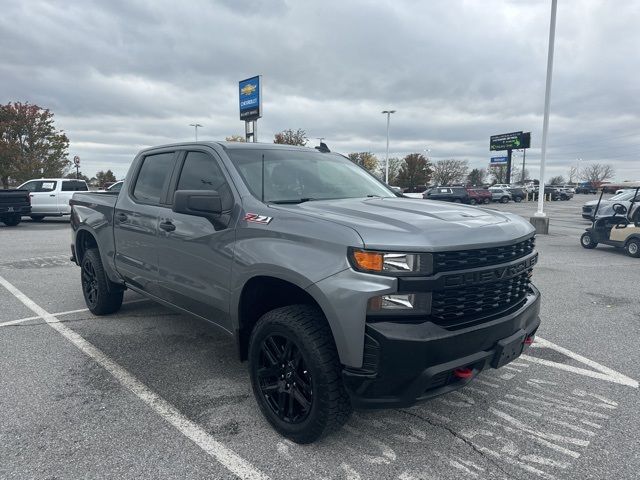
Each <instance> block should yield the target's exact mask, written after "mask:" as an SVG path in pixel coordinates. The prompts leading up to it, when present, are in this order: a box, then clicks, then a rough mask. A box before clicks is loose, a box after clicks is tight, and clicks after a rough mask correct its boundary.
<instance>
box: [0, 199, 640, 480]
mask: <svg viewBox="0 0 640 480" xmlns="http://www.w3.org/2000/svg"><path fill="white" fill-rule="evenodd" d="M591 199H593V197H592V196H585V195H578V196H577V197H576V198H574V199H573V200H571V201H566V202H560V201H559V202H551V203H548V204H546V205H547V206H546V208H547V211H548V213H549V215H550V217H551V227H550V234H549V235H544V236H539V237H538V240H537V245H538V250H539V252H540V261H539V264H538V266H537V267H536V269H535V273H534V282H535V284H536V285H537V286H538V288H539V289H540V290H541V292H542V295H543V303H542V311H541V317H542V325H541V327H540V330H539V331H538V335H539V338H538V340H537V342H536V344H534V348H531V349H530V350H529V351H528V353H527V354H526V355H524V356H523V357H522V358H520V359H518V360H517V361H515V362H513V363H511V364H510V365H508V366H505V367H504V368H502V369H500V370H491V371H487V372H484V373H483V374H481V376H480V377H479V378H478V379H476V381H475V382H472V383H471V384H470V385H469V386H467V387H465V388H464V389H462V390H460V391H458V392H455V393H452V394H449V395H447V396H444V397H440V398H438V399H435V400H433V401H430V402H428V403H425V404H421V405H418V406H416V407H412V408H409V409H401V410H384V411H367V412H357V413H356V414H354V415H353V417H352V419H351V420H350V421H349V423H348V424H347V426H346V427H345V428H344V429H343V430H342V431H340V432H339V433H337V434H334V435H332V436H330V437H327V438H326V439H324V440H323V441H321V442H319V443H316V444H312V445H307V446H300V445H296V444H294V443H291V442H289V441H287V440H284V439H283V438H282V437H280V436H279V435H278V434H277V433H275V432H274V431H273V430H272V429H271V428H270V426H269V425H268V424H267V422H266V420H264V419H263V417H262V416H261V414H260V413H259V411H258V408H257V405H256V404H255V402H254V399H253V395H252V393H251V387H250V383H249V378H248V374H247V368H246V365H245V364H242V363H240V362H239V361H238V360H237V358H236V354H235V348H234V345H233V342H232V340H231V339H230V338H228V337H226V336H224V335H222V334H220V333H219V332H218V331H217V330H216V329H215V327H213V326H211V325H209V324H207V323H204V322H201V321H198V320H194V319H192V318H190V317H186V316H183V315H179V314H176V313H174V312H173V311H171V310H168V309H166V308H164V307H161V306H158V305H156V304H154V303H151V302H149V301H146V300H144V299H143V298H142V297H140V296H138V295H136V294H132V293H130V292H127V294H126V295H125V302H126V304H125V305H124V306H123V308H122V309H121V311H120V312H118V313H117V314H115V315H111V316H108V317H94V316H93V315H91V314H89V313H88V312H87V311H86V310H85V305H84V301H83V298H82V293H81V291H80V287H79V268H78V267H76V266H75V265H73V264H71V263H70V262H69V260H68V257H69V246H68V244H69V239H70V232H69V224H68V222H67V221H64V220H58V219H54V220H46V221H44V222H41V223H33V222H30V221H28V220H27V221H25V222H23V223H22V224H21V225H19V226H18V227H14V228H7V227H4V226H0V305H1V307H0V478H2V479H5V478H6V479H14V478H15V479H18V478H19V479H63V478H64V479H75V478H136V479H147V478H148V479H152V478H153V479H155V478H194V479H196V478H197V479H201V478H238V477H240V478H272V479H292V478H295V479H297V478H318V479H320V478H326V479H349V480H355V479H363V480H364V479H370V478H385V479H387V478H389V479H399V480H410V479H415V480H418V479H466V478H468V479H483V478H487V479H489V478H491V479H513V478H516V479H525V478H526V479H529V478H542V479H554V478H557V479H569V478H571V479H604V478H615V479H632V478H638V473H637V472H638V470H640V457H638V455H637V446H638V444H639V443H640V434H639V433H638V432H640V401H639V400H640V395H639V392H638V380H639V379H640V373H639V372H638V370H636V368H637V367H638V365H640V349H639V348H638V338H640V326H639V325H640V302H639V301H638V297H639V292H640V290H639V288H638V287H639V285H640V262H639V261H638V259H634V258H630V257H628V256H626V255H625V254H624V253H623V252H622V251H617V250H615V249H613V248H610V247H606V246H603V247H598V248H597V249H595V250H585V249H583V248H582V247H581V246H580V244H579V236H580V234H581V233H582V231H583V230H584V228H585V227H586V226H588V224H589V223H588V222H586V221H584V220H582V219H581V218H580V207H581V205H582V203H583V202H584V201H586V200H591ZM491 208H496V209H500V210H507V211H512V212H515V213H518V214H520V215H523V216H525V217H529V216H530V215H532V214H533V212H534V211H535V208H536V204H535V203H520V204H514V203H509V204H506V205H500V204H494V205H492V206H491Z"/></svg>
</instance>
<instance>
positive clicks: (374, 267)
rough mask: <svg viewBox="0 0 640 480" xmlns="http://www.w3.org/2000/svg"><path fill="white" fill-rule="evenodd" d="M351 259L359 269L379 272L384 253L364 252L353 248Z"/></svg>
mask: <svg viewBox="0 0 640 480" xmlns="http://www.w3.org/2000/svg"><path fill="white" fill-rule="evenodd" d="M353 260H354V262H355V264H356V266H357V267H358V268H359V269H361V270H368V271H370V272H381V271H382V266H383V264H384V255H383V254H382V253H378V252H366V251H364V250H354V251H353Z"/></svg>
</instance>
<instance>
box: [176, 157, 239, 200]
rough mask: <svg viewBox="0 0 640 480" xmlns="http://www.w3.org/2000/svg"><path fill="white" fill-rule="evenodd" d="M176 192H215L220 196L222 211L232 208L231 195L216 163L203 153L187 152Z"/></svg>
mask: <svg viewBox="0 0 640 480" xmlns="http://www.w3.org/2000/svg"><path fill="white" fill-rule="evenodd" d="M176 190H215V191H217V192H218V194H219V195H220V200H221V201H222V210H223V211H227V210H230V209H231V208H232V207H233V194H232V193H231V189H230V188H229V185H228V184H227V180H226V178H225V177H224V174H223V173H222V169H221V168H220V166H219V165H218V162H217V161H216V160H215V158H213V157H212V156H211V155H209V154H207V153H204V152H188V153H187V157H186V158H185V160H184V165H183V166H182V171H181V172H180V179H179V180H178V186H177V188H176Z"/></svg>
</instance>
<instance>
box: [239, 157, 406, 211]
mask: <svg viewBox="0 0 640 480" xmlns="http://www.w3.org/2000/svg"><path fill="white" fill-rule="evenodd" d="M227 154H228V155H229V158H231V161H232V162H233V164H234V165H235V167H236V169H237V170H238V171H239V172H240V175H241V176H242V179H243V180H244V183H245V184H246V185H247V187H248V188H249V190H250V191H251V193H252V194H253V196H255V197H256V198H258V199H260V200H262V201H264V202H271V203H301V202H305V201H308V200H329V199H337V198H362V197H395V194H394V193H393V192H392V191H391V190H389V189H388V188H386V187H385V186H384V184H382V183H381V182H379V181H378V180H376V179H375V178H374V177H373V176H371V175H370V174H369V173H367V172H366V171H365V170H363V169H362V168H360V167H358V166H357V165H355V164H354V163H352V162H351V161H349V160H347V159H346V158H344V157H342V156H340V155H336V154H333V153H321V152H314V151H300V150H285V149H283V150H275V149H274V150H272V149H268V150H267V149H265V150H256V149H248V148H247V149H243V148H230V149H227ZM263 158H264V165H263ZM263 172H264V179H263Z"/></svg>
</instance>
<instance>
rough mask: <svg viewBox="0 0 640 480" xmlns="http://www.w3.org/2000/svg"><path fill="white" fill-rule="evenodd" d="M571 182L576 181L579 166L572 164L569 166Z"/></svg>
mask: <svg viewBox="0 0 640 480" xmlns="http://www.w3.org/2000/svg"><path fill="white" fill-rule="evenodd" d="M568 177H569V183H576V180H577V179H578V167H575V166H573V165H572V166H570V167H569V175H568Z"/></svg>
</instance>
